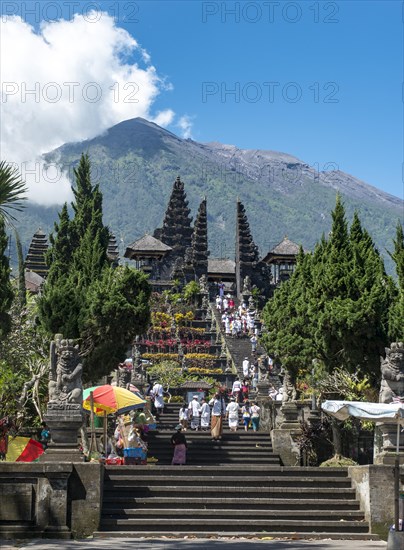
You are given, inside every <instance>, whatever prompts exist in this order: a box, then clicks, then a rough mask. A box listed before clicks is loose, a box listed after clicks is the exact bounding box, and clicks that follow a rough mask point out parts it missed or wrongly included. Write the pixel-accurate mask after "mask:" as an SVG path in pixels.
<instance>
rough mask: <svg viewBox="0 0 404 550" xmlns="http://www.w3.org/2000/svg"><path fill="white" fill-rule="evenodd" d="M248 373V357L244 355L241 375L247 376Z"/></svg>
mask: <svg viewBox="0 0 404 550" xmlns="http://www.w3.org/2000/svg"><path fill="white" fill-rule="evenodd" d="M249 375H250V361H249V360H248V357H245V358H244V361H243V376H244V378H247V376H249Z"/></svg>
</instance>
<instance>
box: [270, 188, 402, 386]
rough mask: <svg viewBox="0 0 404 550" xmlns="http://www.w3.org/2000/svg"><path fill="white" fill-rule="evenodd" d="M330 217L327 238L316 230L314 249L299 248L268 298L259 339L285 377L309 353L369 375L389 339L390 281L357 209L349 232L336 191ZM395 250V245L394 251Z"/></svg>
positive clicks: (306, 362)
mask: <svg viewBox="0 0 404 550" xmlns="http://www.w3.org/2000/svg"><path fill="white" fill-rule="evenodd" d="M332 219H333V224H332V230H331V233H330V236H329V238H328V239H326V238H325V237H324V236H323V238H322V239H321V241H320V242H319V243H318V244H317V245H316V247H315V250H314V252H313V254H303V252H302V251H301V252H300V254H299V257H298V262H297V267H296V270H295V273H294V274H293V276H292V277H291V279H290V280H289V281H288V282H287V283H284V284H283V285H282V286H281V287H280V289H279V290H277V291H276V292H275V295H274V298H273V299H272V300H270V301H269V302H268V304H267V306H266V308H265V310H264V321H265V323H266V325H267V327H268V335H267V336H266V338H265V345H266V348H267V350H268V351H269V352H272V353H273V352H274V351H276V352H277V353H276V354H277V355H278V357H279V359H280V360H281V362H282V364H283V365H284V366H285V367H287V368H288V370H289V372H290V373H291V375H292V377H293V376H294V375H295V374H296V373H297V371H298V369H306V370H308V369H309V368H311V360H312V359H314V358H316V359H319V360H320V361H321V362H322V363H323V364H324V366H325V368H326V369H327V370H328V371H329V372H332V371H333V370H334V369H335V368H336V367H343V368H345V369H347V370H348V371H350V372H355V371H356V370H357V369H360V370H361V371H362V373H363V374H367V375H368V376H369V377H370V379H371V380H372V382H375V381H376V380H377V378H378V377H379V356H380V354H381V353H382V352H383V348H384V346H385V345H386V344H387V342H388V341H387V312H388V310H389V307H390V304H391V301H392V296H393V292H394V285H393V283H392V280H391V279H390V278H389V277H388V276H387V275H386V273H385V270H384V264H383V261H382V259H381V257H380V254H379V252H378V251H377V249H376V248H375V246H374V243H373V241H372V239H371V237H370V235H369V233H368V232H367V231H366V230H364V229H362V226H361V223H360V220H359V217H358V215H357V214H355V215H354V218H353V222H352V225H351V228H350V230H349V231H348V224H347V221H346V218H345V210H344V205H343V203H342V201H341V199H340V197H339V196H337V201H336V206H335V209H334V211H333V212H332ZM397 240H399V238H398V239H397ZM401 243H402V241H401ZM400 250H401V249H400ZM400 254H401V252H398V249H397V250H395V253H394V256H397V255H398V256H400ZM400 257H401V256H400ZM393 317H394V319H397V322H396V321H395V322H396V325H394V326H398V323H399V322H398V319H400V315H399V314H398V313H395V312H394V315H393V313H392V314H391V319H393ZM402 319H403V316H402V315H401V324H402ZM400 326H401V325H400ZM391 327H393V321H391Z"/></svg>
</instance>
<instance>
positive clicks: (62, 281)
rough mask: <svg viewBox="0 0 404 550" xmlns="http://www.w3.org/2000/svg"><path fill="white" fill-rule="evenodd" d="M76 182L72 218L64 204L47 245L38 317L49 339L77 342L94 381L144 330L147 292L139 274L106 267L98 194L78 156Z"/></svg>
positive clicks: (87, 166) (104, 230)
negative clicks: (47, 266)
mask: <svg viewBox="0 0 404 550" xmlns="http://www.w3.org/2000/svg"><path fill="white" fill-rule="evenodd" d="M75 176H76V188H75V189H73V192H74V197H75V201H74V202H73V203H72V207H73V212H74V217H73V218H72V219H71V220H70V219H69V215H68V211H67V205H66V204H65V205H64V207H63V208H62V211H61V213H60V215H59V223H58V224H55V234H54V235H53V236H52V237H51V239H50V242H51V245H52V246H51V248H50V250H49V253H48V256H47V259H48V262H49V263H50V266H51V267H50V271H49V275H48V278H47V281H46V284H45V289H44V294H43V296H42V298H41V300H40V303H39V311H40V320H41V323H42V325H43V326H44V327H45V328H46V330H47V331H48V332H49V333H50V334H51V335H53V334H55V333H62V334H63V335H64V336H66V337H68V338H80V339H81V341H82V350H81V351H82V354H83V356H84V358H85V364H84V366H85V375H84V377H85V378H86V379H87V380H92V381H96V380H97V379H99V378H100V377H101V376H104V375H107V374H109V373H110V371H111V370H112V368H113V367H115V366H116V364H117V363H119V362H120V361H122V359H123V356H124V354H125V352H126V349H127V346H128V344H130V343H131V341H132V340H133V338H134V336H135V335H136V334H140V333H141V332H143V331H144V330H145V329H146V328H147V325H148V322H149V303H148V300H149V296H150V287H149V284H148V282H147V280H146V277H145V276H144V275H143V274H141V273H139V272H137V271H135V270H130V269H129V268H126V269H124V270H121V269H120V268H116V269H114V268H112V267H111V266H110V263H109V261H108V259H107V247H108V240H109V231H108V228H107V227H105V226H104V225H103V223H102V194H101V192H100V190H99V188H98V185H94V186H93V185H92V183H91V167H90V161H89V158H88V155H82V157H81V159H80V163H79V165H78V168H77V169H76V170H75Z"/></svg>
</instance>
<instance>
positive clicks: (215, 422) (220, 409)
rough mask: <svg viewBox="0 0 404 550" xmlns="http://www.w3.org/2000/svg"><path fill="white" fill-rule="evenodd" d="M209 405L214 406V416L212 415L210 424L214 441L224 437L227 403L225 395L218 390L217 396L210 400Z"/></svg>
mask: <svg viewBox="0 0 404 550" xmlns="http://www.w3.org/2000/svg"><path fill="white" fill-rule="evenodd" d="M209 405H210V406H211V407H212V416H211V424H210V429H211V434H212V441H218V440H220V439H222V432H223V418H224V415H225V411H226V404H225V402H224V399H223V397H222V396H221V395H220V393H219V392H218V393H216V394H215V397H213V398H212V399H211V400H210V401H209Z"/></svg>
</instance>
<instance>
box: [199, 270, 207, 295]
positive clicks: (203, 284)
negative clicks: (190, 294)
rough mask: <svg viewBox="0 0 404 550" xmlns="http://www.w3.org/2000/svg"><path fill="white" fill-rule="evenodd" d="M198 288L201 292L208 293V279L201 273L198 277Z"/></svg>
mask: <svg viewBox="0 0 404 550" xmlns="http://www.w3.org/2000/svg"><path fill="white" fill-rule="evenodd" d="M199 288H200V293H201V294H209V289H208V280H207V278H206V275H202V276H201V277H200V278H199Z"/></svg>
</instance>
